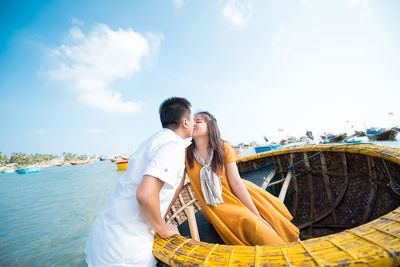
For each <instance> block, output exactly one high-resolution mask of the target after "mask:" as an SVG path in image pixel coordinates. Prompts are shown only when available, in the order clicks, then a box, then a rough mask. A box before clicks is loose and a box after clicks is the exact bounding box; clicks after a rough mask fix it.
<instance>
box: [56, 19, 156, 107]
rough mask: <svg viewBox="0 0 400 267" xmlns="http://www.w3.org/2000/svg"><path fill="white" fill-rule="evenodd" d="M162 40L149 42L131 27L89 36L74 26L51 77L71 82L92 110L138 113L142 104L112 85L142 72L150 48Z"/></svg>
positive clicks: (97, 31) (151, 36) (98, 28)
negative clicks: (114, 88) (129, 99)
mask: <svg viewBox="0 0 400 267" xmlns="http://www.w3.org/2000/svg"><path fill="white" fill-rule="evenodd" d="M162 38H163V37H162V35H157V34H148V39H146V38H145V37H143V36H142V35H141V34H140V33H137V32H135V31H133V30H132V29H130V28H128V29H118V30H116V31H113V30H111V29H110V28H109V27H108V26H107V25H104V24H99V25H97V26H96V27H95V29H94V30H93V31H91V32H90V33H88V34H84V33H83V32H82V31H81V30H80V29H79V28H78V27H73V28H72V29H70V31H69V40H68V41H67V42H66V43H65V44H62V45H60V46H59V47H57V48H55V49H53V51H52V52H53V55H54V56H55V58H56V64H57V68H55V69H53V70H51V71H50V76H51V77H52V78H55V79H59V80H63V81H66V82H68V84H70V85H71V86H72V88H74V89H75V90H76V91H77V92H78V100H79V101H80V102H82V103H84V104H86V105H89V106H90V107H93V108H96V109H100V110H103V111H106V112H113V113H135V112H138V111H139V110H140V109H141V106H142V105H143V104H142V103H141V102H132V101H124V100H123V99H122V96H121V93H119V92H116V91H114V90H112V89H111V88H110V85H111V84H112V83H113V82H114V81H116V80H118V79H126V78H129V77H131V76H132V75H133V74H134V73H135V72H139V71H140V70H141V62H142V60H143V58H144V57H146V56H149V55H150V49H153V48H154V49H158V46H159V45H160V42H161V41H162ZM149 42H150V44H149Z"/></svg>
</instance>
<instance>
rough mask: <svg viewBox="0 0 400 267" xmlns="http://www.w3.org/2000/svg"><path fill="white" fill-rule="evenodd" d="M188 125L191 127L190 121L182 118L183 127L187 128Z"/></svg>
mask: <svg viewBox="0 0 400 267" xmlns="http://www.w3.org/2000/svg"><path fill="white" fill-rule="evenodd" d="M188 125H189V123H188V120H187V119H186V118H185V117H183V118H182V127H183V128H187V127H188Z"/></svg>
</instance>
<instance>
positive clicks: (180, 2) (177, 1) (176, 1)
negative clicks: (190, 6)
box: [174, 0, 183, 7]
mask: <svg viewBox="0 0 400 267" xmlns="http://www.w3.org/2000/svg"><path fill="white" fill-rule="evenodd" d="M174 5H175V6H176V7H181V6H182V5H183V0H174Z"/></svg>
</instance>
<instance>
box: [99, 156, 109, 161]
mask: <svg viewBox="0 0 400 267" xmlns="http://www.w3.org/2000/svg"><path fill="white" fill-rule="evenodd" d="M99 159H100V161H106V160H108V158H104V157H100V158H99Z"/></svg>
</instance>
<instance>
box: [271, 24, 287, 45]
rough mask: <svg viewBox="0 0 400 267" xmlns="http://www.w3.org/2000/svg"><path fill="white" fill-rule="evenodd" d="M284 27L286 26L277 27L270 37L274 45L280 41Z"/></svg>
mask: <svg viewBox="0 0 400 267" xmlns="http://www.w3.org/2000/svg"><path fill="white" fill-rule="evenodd" d="M285 29H286V26H285V25H282V26H280V27H279V29H278V31H277V32H276V33H275V34H274V36H273V38H272V42H273V43H274V45H277V44H279V43H280V42H281V40H282V37H283V33H284V32H285Z"/></svg>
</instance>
